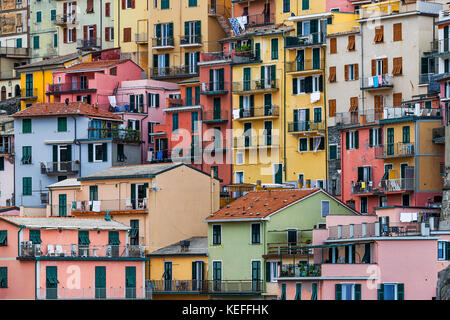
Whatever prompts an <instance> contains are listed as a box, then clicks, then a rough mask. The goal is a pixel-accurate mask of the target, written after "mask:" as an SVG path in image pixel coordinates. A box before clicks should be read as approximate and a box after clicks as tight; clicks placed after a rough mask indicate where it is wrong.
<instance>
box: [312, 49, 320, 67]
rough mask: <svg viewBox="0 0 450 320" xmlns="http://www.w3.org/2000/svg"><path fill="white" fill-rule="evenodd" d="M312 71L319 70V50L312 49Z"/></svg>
mask: <svg viewBox="0 0 450 320" xmlns="http://www.w3.org/2000/svg"><path fill="white" fill-rule="evenodd" d="M313 69H320V48H314V49H313Z"/></svg>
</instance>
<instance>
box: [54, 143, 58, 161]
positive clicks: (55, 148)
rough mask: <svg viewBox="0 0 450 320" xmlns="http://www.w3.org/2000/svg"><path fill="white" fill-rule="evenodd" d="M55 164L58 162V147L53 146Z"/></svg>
mask: <svg viewBox="0 0 450 320" xmlns="http://www.w3.org/2000/svg"><path fill="white" fill-rule="evenodd" d="M53 162H58V146H57V145H56V144H55V145H53Z"/></svg>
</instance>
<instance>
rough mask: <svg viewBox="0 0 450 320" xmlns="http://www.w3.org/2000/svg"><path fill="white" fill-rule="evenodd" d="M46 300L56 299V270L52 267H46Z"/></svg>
mask: <svg viewBox="0 0 450 320" xmlns="http://www.w3.org/2000/svg"><path fill="white" fill-rule="evenodd" d="M45 273H46V281H45V284H46V299H58V269H57V267H54V266H49V267H46V269H45Z"/></svg>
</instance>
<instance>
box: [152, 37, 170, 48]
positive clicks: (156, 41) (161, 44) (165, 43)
mask: <svg viewBox="0 0 450 320" xmlns="http://www.w3.org/2000/svg"><path fill="white" fill-rule="evenodd" d="M174 45H175V44H174V41H173V37H159V38H152V47H153V48H154V49H158V48H160V49H162V48H173V47H174Z"/></svg>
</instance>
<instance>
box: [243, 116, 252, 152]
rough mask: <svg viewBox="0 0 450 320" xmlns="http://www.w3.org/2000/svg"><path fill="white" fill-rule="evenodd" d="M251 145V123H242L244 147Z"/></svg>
mask: <svg viewBox="0 0 450 320" xmlns="http://www.w3.org/2000/svg"><path fill="white" fill-rule="evenodd" d="M251 145H252V123H251V122H246V123H244V146H245V147H249V146H251Z"/></svg>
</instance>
